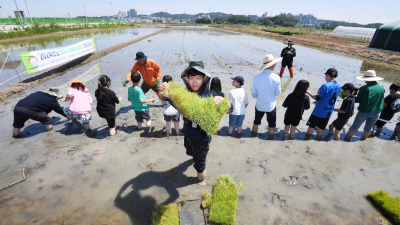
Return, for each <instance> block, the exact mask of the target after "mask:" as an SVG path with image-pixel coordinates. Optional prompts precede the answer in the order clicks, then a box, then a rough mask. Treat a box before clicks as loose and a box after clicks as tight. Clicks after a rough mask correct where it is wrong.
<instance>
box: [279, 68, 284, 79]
mask: <svg viewBox="0 0 400 225" xmlns="http://www.w3.org/2000/svg"><path fill="white" fill-rule="evenodd" d="M284 71H285V67H281V72H280V73H279V76H280V77H282V75H283V72H284Z"/></svg>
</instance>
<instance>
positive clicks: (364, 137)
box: [361, 131, 372, 141]
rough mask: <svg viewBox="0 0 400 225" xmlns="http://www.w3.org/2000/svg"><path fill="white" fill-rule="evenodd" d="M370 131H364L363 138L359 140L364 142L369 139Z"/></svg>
mask: <svg viewBox="0 0 400 225" xmlns="http://www.w3.org/2000/svg"><path fill="white" fill-rule="evenodd" d="M371 133H372V131H364V134H363V136H362V137H361V140H362V141H363V140H365V139H367V138H368V137H369V135H371Z"/></svg>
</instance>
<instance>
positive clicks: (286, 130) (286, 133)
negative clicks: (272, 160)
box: [282, 125, 290, 141]
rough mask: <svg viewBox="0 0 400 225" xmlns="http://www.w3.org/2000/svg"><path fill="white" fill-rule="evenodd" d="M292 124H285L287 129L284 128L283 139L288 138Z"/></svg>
mask: <svg viewBox="0 0 400 225" xmlns="http://www.w3.org/2000/svg"><path fill="white" fill-rule="evenodd" d="M289 129H290V125H285V129H284V130H283V137H282V141H284V140H286V139H287V137H288V135H289Z"/></svg>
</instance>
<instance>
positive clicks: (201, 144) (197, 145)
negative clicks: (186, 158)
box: [184, 136, 210, 173]
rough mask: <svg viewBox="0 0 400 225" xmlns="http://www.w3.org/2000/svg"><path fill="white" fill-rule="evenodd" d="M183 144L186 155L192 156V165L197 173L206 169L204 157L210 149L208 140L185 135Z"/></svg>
mask: <svg viewBox="0 0 400 225" xmlns="http://www.w3.org/2000/svg"><path fill="white" fill-rule="evenodd" d="M184 146H185V148H186V155H190V156H193V161H194V165H193V167H194V168H195V169H196V171H197V172H198V173H202V172H204V170H205V169H206V157H207V154H208V150H209V149H210V142H209V141H198V140H194V139H190V138H188V137H186V136H185V139H184Z"/></svg>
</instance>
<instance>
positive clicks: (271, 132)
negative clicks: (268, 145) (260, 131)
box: [268, 127, 275, 140]
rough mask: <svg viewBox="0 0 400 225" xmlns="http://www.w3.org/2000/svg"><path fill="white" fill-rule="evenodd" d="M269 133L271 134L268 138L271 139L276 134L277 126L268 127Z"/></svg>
mask: <svg viewBox="0 0 400 225" xmlns="http://www.w3.org/2000/svg"><path fill="white" fill-rule="evenodd" d="M268 134H269V137H268V139H269V140H272V139H273V138H274V135H275V127H270V128H269V129H268Z"/></svg>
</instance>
